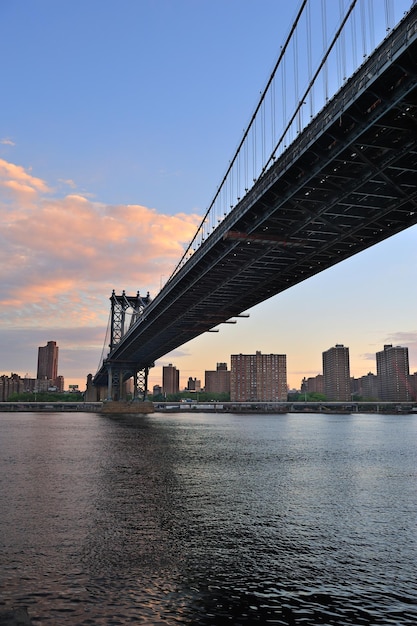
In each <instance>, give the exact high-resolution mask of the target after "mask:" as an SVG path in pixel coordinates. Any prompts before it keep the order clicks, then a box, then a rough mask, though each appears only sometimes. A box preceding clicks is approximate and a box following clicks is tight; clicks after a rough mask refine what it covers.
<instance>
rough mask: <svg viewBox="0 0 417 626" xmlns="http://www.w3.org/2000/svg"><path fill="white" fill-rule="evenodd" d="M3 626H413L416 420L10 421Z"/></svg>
mask: <svg viewBox="0 0 417 626" xmlns="http://www.w3.org/2000/svg"><path fill="white" fill-rule="evenodd" d="M0 449H1V460H0V496H1V509H0V546H1V555H0V556H1V561H0V624H2V623H4V621H2V617H1V616H2V615H3V618H4V616H5V615H6V613H7V612H8V611H9V615H10V611H11V609H12V608H14V609H15V610H16V609H19V607H25V608H26V610H27V613H28V616H29V618H30V620H31V623H32V624H34V625H41V624H42V625H43V624H45V625H53V626H66V625H87V624H89V625H91V624H96V625H104V624H106V625H118V624H151V625H159V624H169V625H174V624H192V625H194V624H195V625H198V624H201V625H210V624H214V625H222V624H234V625H239V624H243V625H247V624H256V623H258V624H275V625H276V624H278V625H287V626H288V625H304V626H309V625H316V624H329V625H330V624H354V625H355V626H359V625H362V624H363V625H397V626H398V625H404V626H405V625H410V626H411V625H413V626H414V625H415V624H416V623H417V416H416V415H402V416H389V415H388V416H387V415H385V416H384V415H315V414H292V415H279V416H273V415H268V416H264V415H262V416H261V415H251V416H244V415H222V414H217V415H210V414H204V413H198V414H192V415H191V414H187V415H183V414H173V415H162V414H153V415H150V416H142V417H129V416H125V417H109V416H99V415H95V414H87V413H80V414H77V413H71V414H62V413H56V414H39V413H38V414H36V413H21V414H11V413H2V414H1V413H0Z"/></svg>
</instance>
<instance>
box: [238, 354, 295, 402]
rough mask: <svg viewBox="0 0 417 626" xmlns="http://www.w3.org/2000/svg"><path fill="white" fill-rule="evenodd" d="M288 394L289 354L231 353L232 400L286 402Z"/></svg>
mask: <svg viewBox="0 0 417 626" xmlns="http://www.w3.org/2000/svg"><path fill="white" fill-rule="evenodd" d="M287 394H288V386H287V356H286V355H285V354H261V352H256V354H232V355H231V375H230V400H231V401H232V402H256V401H258V402H285V401H286V400H287Z"/></svg>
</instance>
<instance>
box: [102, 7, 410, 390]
mask: <svg viewBox="0 0 417 626" xmlns="http://www.w3.org/2000/svg"><path fill="white" fill-rule="evenodd" d="M329 4H330V3H326V2H325V0H322V2H321V10H322V15H321V16H320V21H321V24H322V33H321V37H322V41H321V42H317V41H315V39H314V37H315V36H316V35H317V32H316V31H317V29H315V28H314V27H313V25H312V13H311V12H312V3H311V2H308V0H305V1H303V2H301V3H300V6H299V9H298V13H297V15H296V17H295V20H294V23H293V24H292V25H291V27H290V29H289V33H288V36H287V38H286V40H285V42H284V43H283V45H282V46H281V48H280V53H279V57H278V60H277V63H276V65H275V67H274V69H273V72H272V73H271V76H270V78H269V81H268V83H267V85H266V87H265V90H264V91H263V92H262V93H261V98H260V100H259V103H258V105H257V107H256V109H255V111H254V113H253V116H252V118H251V120H250V123H249V125H248V127H247V129H246V130H245V132H244V134H243V137H242V140H241V142H240V144H239V145H238V148H237V150H236V153H235V155H234V157H233V159H232V160H231V161H230V163H229V165H228V167H227V169H226V173H225V175H224V178H223V180H222V181H221V184H220V185H219V186H218V188H217V190H216V193H215V194H214V197H213V200H212V202H211V203H210V205H209V207H208V209H207V211H206V213H205V215H204V217H203V219H202V221H201V224H200V226H199V228H198V230H197V232H196V235H195V237H194V238H193V240H192V241H191V242H190V244H189V245H188V247H187V248H186V249H185V251H184V255H183V257H182V258H181V259H180V261H179V263H178V265H177V267H176V268H175V269H174V271H173V273H172V275H171V276H170V278H169V280H168V281H167V283H166V284H165V285H164V286H163V288H162V289H161V291H160V292H159V293H158V294H157V295H156V297H155V298H154V299H151V297H150V295H149V294H147V295H146V296H141V295H140V293H139V292H138V293H137V294H136V295H134V296H129V295H126V294H125V293H124V292H123V293H122V294H121V295H116V293H115V292H113V294H112V296H111V298H110V301H111V325H110V339H109V352H108V354H106V355H105V356H104V358H103V361H102V363H101V364H100V367H99V369H98V371H97V373H96V375H95V376H94V378H93V383H94V385H96V386H97V387H102V388H105V389H106V395H107V398H108V399H118V398H120V397H121V388H122V383H123V382H124V381H126V380H128V379H129V378H131V377H133V380H134V389H135V392H134V395H135V397H140V396H141V397H142V398H146V389H147V380H148V372H149V369H150V368H151V367H152V366H153V364H154V362H155V361H156V360H157V359H158V358H160V357H162V356H163V355H165V354H167V353H168V352H170V351H171V350H173V349H175V348H177V347H179V346H181V345H183V344H185V343H186V342H188V341H190V340H191V339H194V338H195V337H197V336H199V335H201V334H202V333H205V332H212V331H215V330H216V327H217V326H218V325H219V324H222V323H233V322H234V321H235V320H234V319H233V318H236V317H239V316H241V315H242V314H243V313H244V311H247V310H248V309H250V308H251V307H253V306H254V305H256V304H258V303H260V302H263V301H264V300H267V299H268V298H270V297H272V296H274V295H276V294H279V293H281V292H283V291H284V290H286V289H289V288H290V287H292V286H294V285H296V284H297V283H300V282H301V281H304V280H306V279H308V278H309V277H311V276H314V275H315V274H317V273H319V272H322V271H324V270H325V269H327V268H329V267H331V266H333V265H335V264H336V263H339V262H340V261H342V260H344V259H347V258H349V257H350V256H352V255H354V254H356V253H358V252H361V251H362V250H365V249H366V248H369V247H370V246H373V245H374V244H376V243H378V242H381V241H383V240H384V239H386V238H388V237H390V236H392V235H394V234H396V233H398V232H400V231H402V230H404V229H406V228H408V227H410V226H412V225H414V224H416V223H417V5H416V3H415V2H413V4H412V6H411V7H410V8H409V10H408V11H407V12H406V13H405V15H404V16H403V18H402V19H401V20H400V21H399V22H398V23H397V24H396V25H395V26H392V25H389V19H390V15H389V13H390V11H389V7H390V2H385V5H384V6H385V19H386V25H385V32H384V36H383V37H382V39H381V40H380V43H379V44H378V45H377V46H374V44H373V43H372V42H371V40H370V39H368V37H367V32H368V30H370V31H372V32H373V36H375V25H374V24H373V22H372V15H370V10H369V6H370V4H369V0H368V3H367V2H366V0H357V1H354V2H349V3H346V2H343V1H341V2H339V7H340V10H339V14H338V16H337V22H336V23H333V24H332V26H330V24H329V18H328V15H327V13H326V6H327V7H328V5H329ZM331 4H333V3H331ZM380 4H381V3H380ZM315 6H316V7H317V3H316V5H315ZM333 6H334V5H333ZM367 7H368V9H367ZM316 17H317V16H316ZM370 24H371V25H372V27H370V26H369V25H370ZM324 43H325V45H324ZM317 50H321V52H320V53H319V54H318V53H317ZM348 76H349V77H348ZM128 312H133V315H132V316H131V318H130V323H129V324H128V323H127V320H128V318H129V317H130V316H128V315H127V313H128Z"/></svg>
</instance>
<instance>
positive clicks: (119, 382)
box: [107, 363, 153, 402]
mask: <svg viewBox="0 0 417 626" xmlns="http://www.w3.org/2000/svg"><path fill="white" fill-rule="evenodd" d="M151 367H153V363H152V365H148V366H146V367H144V368H143V369H140V370H138V369H136V367H135V365H134V364H133V363H124V364H120V365H118V364H115V363H107V401H108V402H114V401H116V402H117V401H126V388H125V382H126V381H128V380H129V379H130V378H132V376H133V401H134V402H141V401H142V402H146V401H147V399H148V376H149V370H150V368H151Z"/></svg>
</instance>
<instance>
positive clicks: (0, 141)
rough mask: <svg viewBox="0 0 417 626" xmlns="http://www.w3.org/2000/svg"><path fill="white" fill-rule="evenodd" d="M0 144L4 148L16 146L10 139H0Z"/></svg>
mask: <svg viewBox="0 0 417 626" xmlns="http://www.w3.org/2000/svg"><path fill="white" fill-rule="evenodd" d="M0 144H2V145H3V146H15V145H16V144H15V142H14V141H12V140H11V139H9V138H8V137H4V138H3V139H0Z"/></svg>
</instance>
